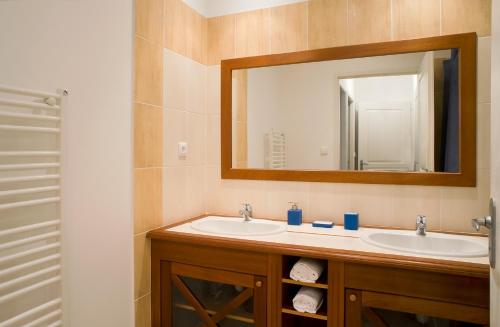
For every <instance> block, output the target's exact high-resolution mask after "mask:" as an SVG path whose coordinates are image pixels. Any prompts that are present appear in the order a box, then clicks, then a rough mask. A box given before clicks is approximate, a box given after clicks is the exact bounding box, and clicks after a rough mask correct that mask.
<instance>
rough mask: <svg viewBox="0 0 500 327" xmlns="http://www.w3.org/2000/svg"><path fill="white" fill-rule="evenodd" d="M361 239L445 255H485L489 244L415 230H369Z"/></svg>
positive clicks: (384, 246)
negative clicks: (420, 233) (418, 233)
mask: <svg viewBox="0 0 500 327" xmlns="http://www.w3.org/2000/svg"><path fill="white" fill-rule="evenodd" d="M361 239H362V240H363V241H365V242H367V243H369V244H372V245H375V246H378V247H381V248H386V249H391V250H397V251H403V252H410V253H415V254H426V255H435V256H443V257H485V256H487V255H488V246H487V245H486V244H483V243H481V242H480V241H478V240H474V239H470V238H466V237H462V236H458V235H447V234H437V233H428V234H427V235H426V236H419V235H416V234H415V232H390V231H387V232H379V231H378V232H371V233H370V232H368V233H366V234H364V235H362V236H361Z"/></svg>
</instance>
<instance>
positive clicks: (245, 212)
mask: <svg viewBox="0 0 500 327" xmlns="http://www.w3.org/2000/svg"><path fill="white" fill-rule="evenodd" d="M242 205H243V209H241V210H240V215H241V217H242V218H243V220H244V221H250V220H252V205H250V203H242Z"/></svg>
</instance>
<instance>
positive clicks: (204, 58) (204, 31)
mask: <svg viewBox="0 0 500 327" xmlns="http://www.w3.org/2000/svg"><path fill="white" fill-rule="evenodd" d="M201 63H202V64H204V65H208V18H203V20H202V22H201Z"/></svg>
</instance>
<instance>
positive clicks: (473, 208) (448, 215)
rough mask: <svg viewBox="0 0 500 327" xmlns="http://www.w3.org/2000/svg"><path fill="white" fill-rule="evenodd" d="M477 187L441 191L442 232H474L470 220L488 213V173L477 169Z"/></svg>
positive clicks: (448, 188)
mask: <svg viewBox="0 0 500 327" xmlns="http://www.w3.org/2000/svg"><path fill="white" fill-rule="evenodd" d="M477 181H478V184H477V187H443V188H442V189H441V228H442V230H444V231H454V232H469V233H471V232H474V230H473V229H472V227H471V219H472V218H476V217H480V216H484V215H486V214H487V213H488V201H489V196H490V171H489V170H488V169H478V172H477Z"/></svg>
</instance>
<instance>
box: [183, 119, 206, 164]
mask: <svg viewBox="0 0 500 327" xmlns="http://www.w3.org/2000/svg"><path fill="white" fill-rule="evenodd" d="M186 115H187V116H186V117H187V120H186V123H187V142H188V154H187V158H186V164H188V165H202V164H204V163H205V157H206V155H205V151H206V147H205V140H206V133H205V125H206V124H205V119H206V117H205V115H201V114H195V113H190V112H188V113H187V114H186Z"/></svg>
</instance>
